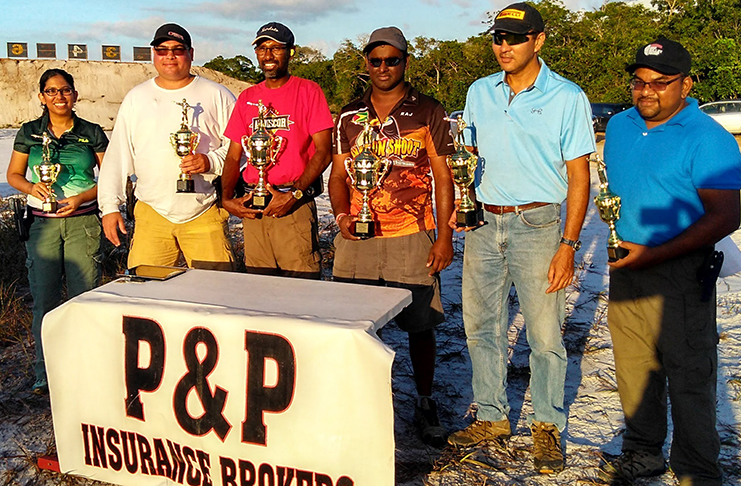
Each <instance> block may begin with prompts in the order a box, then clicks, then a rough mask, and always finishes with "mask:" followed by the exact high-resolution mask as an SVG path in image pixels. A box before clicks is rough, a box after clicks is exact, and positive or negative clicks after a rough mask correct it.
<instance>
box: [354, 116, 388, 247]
mask: <svg viewBox="0 0 741 486" xmlns="http://www.w3.org/2000/svg"><path fill="white" fill-rule="evenodd" d="M374 138H375V136H374V133H373V128H372V127H371V123H370V120H369V119H368V118H366V119H365V122H364V125H363V131H362V132H361V133H360V135H358V139H357V141H356V143H355V145H356V146H357V147H358V148H361V150H360V153H359V154H358V155H356V156H355V157H354V158H353V157H348V158H347V159H346V160H345V170H346V171H347V174H348V176H350V182H351V183H352V186H353V187H354V188H355V189H356V190H357V191H358V192H360V194H361V195H362V196H363V203H362V205H361V206H360V212H359V213H358V217H357V219H356V220H355V221H354V222H353V225H352V226H351V227H350V232H351V233H352V234H353V235H354V236H357V237H358V238H360V239H363V240H365V239H368V238H373V237H374V236H375V235H376V226H375V221H374V219H373V213H372V212H371V209H370V193H371V192H373V190H375V189H377V188H380V187H381V184H382V183H383V179H384V178H385V177H386V175H387V174H388V172H389V170H391V162H390V161H389V160H388V159H381V158H380V157H378V156H377V155H376V154H374V153H373V150H372V147H371V145H372V143H373V139H374Z"/></svg>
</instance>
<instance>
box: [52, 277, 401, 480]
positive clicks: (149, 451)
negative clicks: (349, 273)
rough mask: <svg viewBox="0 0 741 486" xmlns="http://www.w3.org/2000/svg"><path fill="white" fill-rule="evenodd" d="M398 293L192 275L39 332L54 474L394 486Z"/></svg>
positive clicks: (83, 301)
mask: <svg viewBox="0 0 741 486" xmlns="http://www.w3.org/2000/svg"><path fill="white" fill-rule="evenodd" d="M410 295H411V294H410V293H409V292H408V291H405V290H399V289H388V288H383V287H368V286H360V285H352V284H340V283H333V282H319V281H307V280H299V279H287V278H278V277H264V276H250V275H244V274H236V273H223V272H211V271H204V270H191V271H188V272H186V273H185V274H184V275H181V276H178V277H175V278H173V279H171V280H168V281H165V282H145V283H140V282H122V281H117V282H112V283H110V284H107V285H105V286H103V287H100V288H98V289H96V290H94V291H91V292H87V293H85V294H83V295H81V296H79V297H77V298H75V299H72V300H71V301H69V302H67V303H66V304H64V305H62V306H61V307H59V308H58V309H56V310H54V311H52V312H50V313H49V314H48V315H47V316H46V318H45V319H44V325H43V330H42V333H43V337H42V338H43V342H44V351H45V359H46V368H47V373H48V377H49V391H50V397H51V404H52V414H53V419H54V432H55V435H56V441H57V449H58V457H59V463H60V467H61V470H62V472H65V473H71V474H76V475H81V476H85V477H88V478H92V479H97V480H102V481H107V482H111V483H116V484H122V485H137V486H140V485H165V484H187V485H192V486H195V485H200V486H210V485H219V486H288V485H295V486H309V485H312V486H351V485H392V484H393V483H394V437H393V409H392V401H391V364H392V361H393V352H392V351H391V350H390V349H389V348H388V347H386V346H385V345H384V344H383V343H382V342H380V341H379V340H378V339H377V338H376V336H375V332H374V331H375V330H376V329H378V328H380V327H381V326H383V324H385V323H386V322H387V321H388V320H390V319H391V318H392V317H393V316H394V315H396V314H397V313H398V312H399V311H400V310H401V309H402V308H403V307H404V306H405V305H407V304H408V303H409V302H410V301H411V296H410Z"/></svg>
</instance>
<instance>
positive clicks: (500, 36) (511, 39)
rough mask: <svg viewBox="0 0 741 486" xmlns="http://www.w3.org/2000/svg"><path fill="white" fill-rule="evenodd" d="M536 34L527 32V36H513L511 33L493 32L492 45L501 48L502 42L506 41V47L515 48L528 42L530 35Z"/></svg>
mask: <svg viewBox="0 0 741 486" xmlns="http://www.w3.org/2000/svg"><path fill="white" fill-rule="evenodd" d="M535 34H536V32H528V33H527V34H513V33H512V32H502V31H497V32H494V44H496V45H498V46H501V45H502V43H503V42H504V41H507V45H509V46H516V45H517V44H524V43H525V42H527V41H529V40H530V36H531V35H535Z"/></svg>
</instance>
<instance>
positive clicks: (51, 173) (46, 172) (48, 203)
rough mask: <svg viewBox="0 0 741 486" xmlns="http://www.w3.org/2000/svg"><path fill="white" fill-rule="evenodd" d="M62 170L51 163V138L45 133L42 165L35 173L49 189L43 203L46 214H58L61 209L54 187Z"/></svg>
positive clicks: (42, 144)
mask: <svg viewBox="0 0 741 486" xmlns="http://www.w3.org/2000/svg"><path fill="white" fill-rule="evenodd" d="M61 170H62V166H61V165H59V164H52V163H51V137H50V136H49V134H48V133H46V132H44V133H43V134H42V136H41V163H40V164H39V165H36V166H34V168H33V171H34V172H35V173H36V177H38V178H39V182H41V183H42V184H44V185H45V186H46V187H47V188H48V189H49V195H48V196H46V199H44V200H43V201H41V210H42V211H44V212H45V213H56V212H57V209H59V204H58V203H57V195H56V194H54V189H53V188H52V185H53V184H54V183H55V182H57V178H58V177H59V172H61Z"/></svg>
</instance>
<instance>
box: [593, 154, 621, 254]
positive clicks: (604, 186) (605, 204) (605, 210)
mask: <svg viewBox="0 0 741 486" xmlns="http://www.w3.org/2000/svg"><path fill="white" fill-rule="evenodd" d="M597 175H598V176H599V194H598V195H597V196H595V197H594V205H595V206H597V209H598V210H599V217H600V218H601V219H602V221H604V222H605V223H607V224H608V225H609V227H610V236H608V237H607V261H609V262H616V261H618V260H620V259H621V258H625V257H626V256H628V250H626V249H625V248H623V247H621V246H620V242H621V241H623V240H622V239H621V238H620V235H618V232H617V230H616V229H615V223H616V222H617V220H618V219H620V205H621V203H620V196H618V195H617V194H615V193H614V192H612V191H611V190H610V184H609V183H608V182H607V169H606V167H605V163H604V162H603V161H602V159H600V157H599V155H598V156H597Z"/></svg>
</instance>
